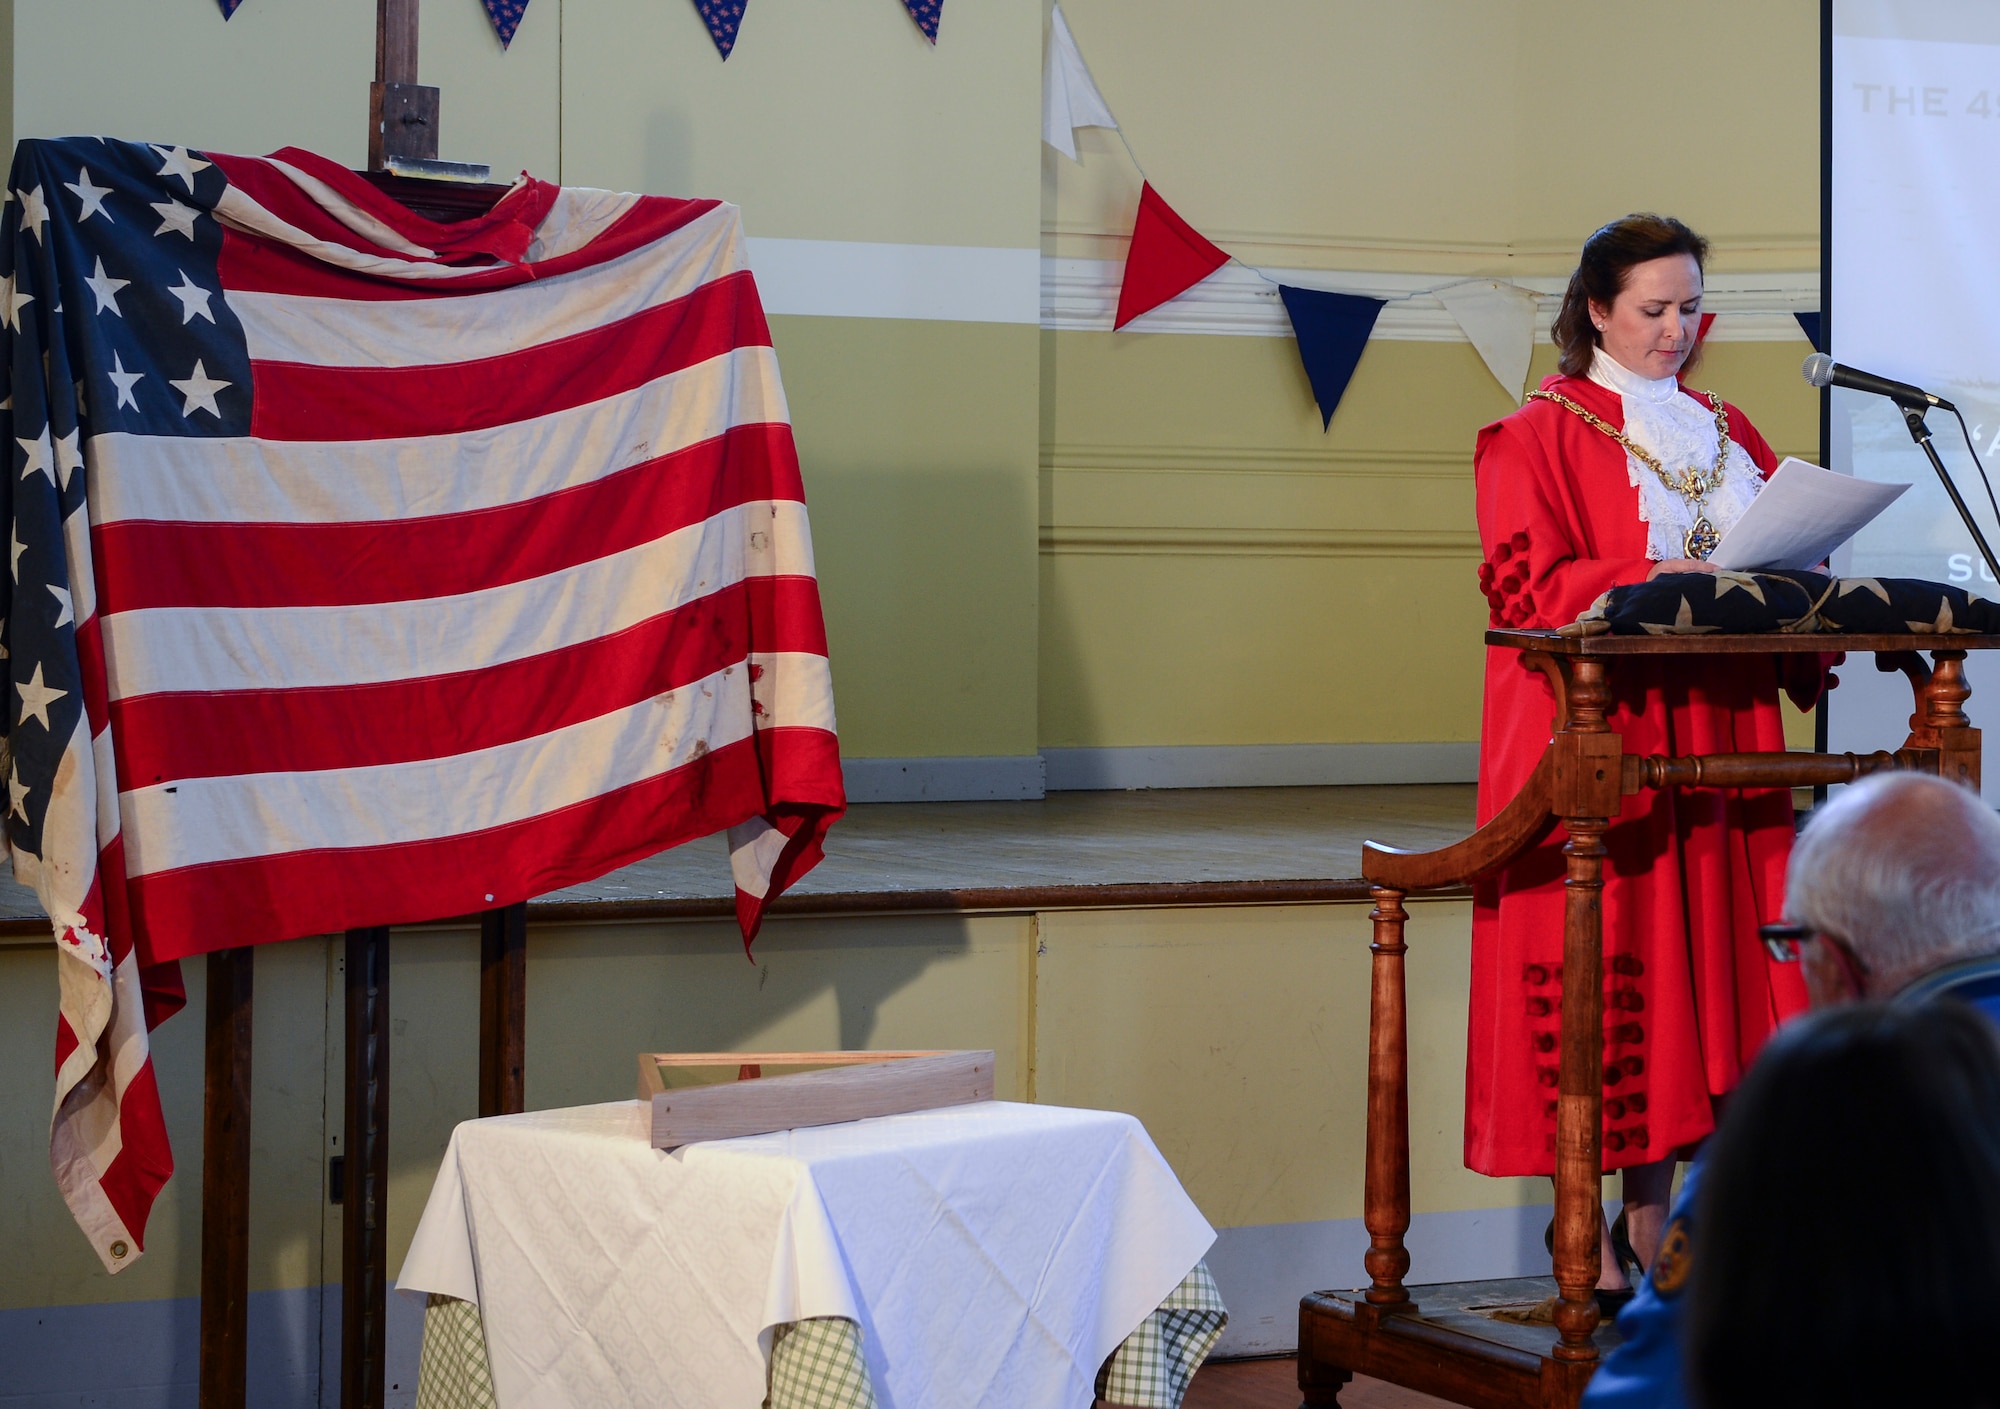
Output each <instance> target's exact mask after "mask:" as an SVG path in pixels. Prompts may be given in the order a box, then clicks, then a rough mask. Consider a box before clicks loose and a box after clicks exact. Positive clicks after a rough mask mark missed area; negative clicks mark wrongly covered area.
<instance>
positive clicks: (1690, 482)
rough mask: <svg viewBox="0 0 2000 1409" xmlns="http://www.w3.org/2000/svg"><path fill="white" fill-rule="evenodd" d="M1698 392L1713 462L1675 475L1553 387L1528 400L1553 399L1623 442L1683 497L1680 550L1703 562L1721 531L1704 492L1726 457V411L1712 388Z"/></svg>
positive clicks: (1717, 481) (1718, 480)
mask: <svg viewBox="0 0 2000 1409" xmlns="http://www.w3.org/2000/svg"><path fill="white" fill-rule="evenodd" d="M1702 395H1704V396H1706V397H1707V398H1708V405H1709V409H1710V410H1712V411H1714V412H1715V465H1714V467H1713V468H1712V469H1709V470H1699V469H1696V468H1695V467H1694V466H1692V465H1690V466H1689V467H1688V468H1686V469H1684V470H1682V471H1681V472H1680V475H1679V477H1678V478H1676V477H1675V476H1673V475H1670V474H1668V473H1667V467H1666V466H1665V465H1662V464H1661V463H1660V459H1659V457H1658V456H1657V455H1655V454H1653V452H1652V451H1650V450H1648V449H1646V447H1645V446H1643V445H1641V444H1639V443H1638V442H1637V441H1635V440H1633V439H1632V438H1631V437H1630V436H1628V435H1626V434H1625V433H1624V432H1623V431H1621V430H1619V429H1618V428H1617V427H1616V426H1613V425H1611V424H1610V423H1609V422H1607V421H1605V420H1604V419H1603V418H1602V417H1600V416H1593V415H1592V414H1591V413H1590V412H1588V411H1586V410H1585V409H1584V408H1583V407H1581V406H1579V405H1577V404H1576V403H1575V402H1574V401H1571V400H1570V399H1569V398H1568V397H1567V396H1564V395H1562V394H1561V393H1559V392H1553V391H1531V392H1529V393H1528V398H1529V399H1530V400H1531V401H1532V400H1539V401H1553V402H1555V403H1556V405H1558V406H1563V407H1567V408H1568V409H1569V410H1571V411H1574V412H1576V414H1577V415H1579V416H1581V417H1583V420H1584V424H1586V425H1591V426H1595V427H1597V429H1599V430H1601V431H1603V432H1604V433H1605V434H1606V435H1608V436H1610V437H1611V438H1612V439H1613V440H1615V441H1617V442H1618V443H1619V444H1620V445H1622V446H1624V447H1625V449H1626V451H1627V452H1628V453H1629V454H1630V455H1631V456H1632V458H1633V459H1635V460H1637V461H1638V462H1639V463H1640V464H1642V465H1644V466H1645V467H1646V468H1647V469H1649V470H1651V471H1652V472H1653V473H1654V474H1656V475H1658V476H1659V477H1660V483H1661V484H1664V485H1665V486H1666V487H1667V488H1668V489H1669V490H1671V491H1672V492H1673V493H1675V494H1678V495H1680V496H1681V498H1682V499H1684V500H1686V501H1687V505H1688V507H1689V508H1690V509H1692V510H1694V523H1693V524H1692V525H1691V526H1690V527H1689V529H1688V531H1687V532H1686V533H1684V534H1682V535H1681V551H1683V552H1684V553H1686V554H1687V555H1688V556H1689V557H1690V558H1696V559H1699V560H1701V561H1703V562H1706V561H1707V560H1708V555H1709V554H1710V553H1713V552H1714V551H1715V545H1716V544H1718V543H1720V542H1721V541H1722V534H1721V533H1720V532H1718V531H1717V530H1716V527H1715V525H1714V524H1712V523H1710V522H1709V521H1708V496H1709V495H1711V494H1713V493H1714V492H1715V491H1716V490H1718V489H1720V488H1721V487H1722V470H1723V465H1724V463H1725V462H1726V461H1727V460H1728V458H1729V411H1728V409H1727V408H1726V407H1725V406H1723V404H1722V398H1721V397H1719V396H1717V395H1716V394H1715V393H1714V392H1712V391H1709V392H1703V393H1702Z"/></svg>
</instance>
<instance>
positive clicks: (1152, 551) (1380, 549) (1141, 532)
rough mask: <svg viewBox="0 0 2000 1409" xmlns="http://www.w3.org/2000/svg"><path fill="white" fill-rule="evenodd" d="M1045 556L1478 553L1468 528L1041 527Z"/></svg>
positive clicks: (1475, 555)
mask: <svg viewBox="0 0 2000 1409" xmlns="http://www.w3.org/2000/svg"><path fill="white" fill-rule="evenodd" d="M1041 544H1042V552H1043V554H1044V555H1045V556H1049V557H1086V556H1087V557H1097V558H1105V557H1116V558H1130V557H1146V558H1153V557H1173V558H1464V559H1476V558H1478V557H1479V556H1480V546H1479V535H1478V534H1477V533H1475V532H1473V531H1471V530H1469V529H1467V530H1463V531H1455V530H1451V529H1423V528H1376V529H1348V528H1323V529H1298V528H1271V529H1263V528H1152V527H1140V528H1127V527H1114V526H1110V525H1104V526H1099V525H1085V524H1059V525H1053V526H1051V525H1044V526H1043V528H1042V534H1041Z"/></svg>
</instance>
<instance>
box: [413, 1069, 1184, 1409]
mask: <svg viewBox="0 0 2000 1409" xmlns="http://www.w3.org/2000/svg"><path fill="white" fill-rule="evenodd" d="M646 1132H647V1111H646V1108H645V1107H644V1106H643V1105H641V1104H640V1103H639V1102H636V1101H628V1102H621V1103H618V1104H615V1105H606V1106H583V1107H578V1108H575V1109H571V1110H559V1111H538V1112H534V1113H531V1114H528V1115H518V1116H500V1117H497V1118H494V1119H490V1120H476V1121H468V1122H466V1123H465V1124H463V1125H461V1126H459V1127H458V1129H457V1130H456V1131H455V1132H454V1133H453V1135H452V1140H451V1147H450V1149H449V1150H447V1151H446V1154H445V1159H444V1166H443V1168H442V1169H440V1170H439V1172H438V1179H437V1184H436V1185H435V1187H434V1188H433V1189H432V1191H431V1198H430V1203H429V1205H428V1206H427V1207H426V1208H425V1210H424V1216H423V1221H422V1222H421V1224H420V1225H419V1226H418V1228H417V1235H416V1239H415V1241H414V1242H413V1243H412V1244H411V1247H410V1254H409V1258H408V1259H407V1260H406V1261H405V1262H404V1264H403V1268H402V1272H401V1274H400V1276H399V1277H398V1278H397V1285H398V1286H399V1287H400V1288H403V1289H405V1290H409V1291H412V1292H436V1293H439V1294H440V1295H444V1296H453V1297H458V1298H461V1299H463V1300H466V1301H471V1302H476V1303H478V1305H479V1308H480V1314H481V1316H482V1318H483V1320H484V1322H485V1327H486V1339H487V1345H488V1354H489V1357H490V1360H491V1363H492V1369H493V1385H494V1390H495V1393H496V1394H497V1396H498V1398H499V1402H500V1406H501V1409H541V1407H542V1406H592V1409H597V1406H607V1407H608V1406H614V1405H628V1404H629V1405H671V1406H687V1407H688V1409H697V1406H698V1407H699V1409H735V1407H736V1406H740V1409H756V1407H757V1405H759V1404H760V1403H761V1402H762V1400H763V1397H764V1390H765V1381H764V1376H765V1353H766V1348H767V1346H768V1331H769V1329H770V1328H771V1327H773V1326H776V1325H780V1324H783V1323H785V1322H788V1321H798V1320H803V1319H805V1318H807V1317H813V1316H846V1317H851V1318H852V1319H854V1320H855V1321H857V1322H858V1323H859V1324H860V1326H861V1329H862V1337H863V1342H864V1344H865V1346H866V1348H867V1354H868V1369H869V1373H870V1375H871V1377H872V1378H873V1380H874V1383H875V1388H876V1394H877V1397H878V1399H879V1401H880V1403H881V1404H882V1406H883V1409H947V1407H949V1409H960V1406H964V1407H965V1409H971V1407H972V1406H993V1409H1030V1407H1032V1409H1087V1406H1088V1405H1089V1404H1090V1402H1091V1386H1092V1381H1093V1379H1094V1377H1095V1375H1096V1373H1097V1369H1098V1366H1099V1365H1100V1364H1102V1363H1103V1361H1104V1358H1105V1357H1106V1356H1107V1355H1109V1354H1110V1353H1111V1352H1112V1351H1113V1350H1114V1349H1116V1348H1117V1346H1118V1344H1119V1342H1120V1341H1122V1340H1123V1339H1124V1338H1125V1337H1126V1336H1127V1335H1129V1334H1130V1333H1131V1332H1132V1330H1133V1329H1134V1328H1135V1327H1137V1326H1138V1324H1139V1323H1140V1322H1141V1321H1142V1320H1144V1319H1145V1317H1146V1316H1147V1315H1148V1314H1150V1313H1151V1312H1152V1311H1153V1309H1154V1308H1155V1307H1157V1306H1158V1305H1159V1304H1160V1302H1161V1300H1162V1299H1163V1298H1164V1297H1166V1295H1167V1294H1168V1293H1169V1292H1171V1291H1172V1290H1173V1289H1174V1287H1175V1286H1176V1285H1178V1284H1179V1282H1180V1281H1181V1279H1182V1278H1183V1277H1184V1276H1186V1275H1187V1272H1188V1269H1189V1268H1190V1267H1192V1266H1193V1265H1194V1264H1195V1263H1196V1262H1197V1261H1198V1260H1199V1259H1200V1258H1201V1257H1202V1255H1203V1254H1204V1253H1205V1252H1206V1251H1207V1250H1208V1247H1209V1245H1210V1244H1211V1243H1212V1242H1213V1241H1214V1238H1215V1232H1214V1230H1213V1229H1212V1228H1210V1227H1209V1225H1208V1223H1207V1222H1206V1221H1205V1220H1204V1219H1203V1218H1202V1216H1201V1214H1200V1212H1199V1211H1198V1210H1196V1208H1195V1207H1194V1204H1193V1203H1192V1202H1191V1201H1190V1200H1189V1199H1188V1197H1187V1195H1186V1194H1185V1193H1184V1192H1183V1191H1182V1189H1181V1187H1180V1184H1179V1182H1178V1181H1177V1180H1176V1179H1175V1178H1174V1174H1173V1171H1172V1170H1171V1169H1169V1168H1168V1167H1167V1164H1166V1161H1164V1160H1163V1159H1161V1158H1160V1154H1159V1151H1158V1150H1157V1149H1155V1148H1154V1146H1153V1142H1152V1140H1151V1139H1150V1138H1148V1136H1147V1135H1146V1132H1145V1129H1144V1127H1142V1126H1141V1125H1140V1124H1139V1122H1138V1121H1136V1120H1134V1119H1133V1118H1132V1117H1130V1116H1127V1115H1120V1114H1116V1113H1112V1112H1106V1111H1082V1110H1071V1109H1067V1108H1064V1107H1058V1106H1026V1105H1015V1104H1013V1103H1009V1102H988V1103H984V1104H981V1105H975V1106H960V1107H954V1108H951V1109H947V1110H939V1111H925V1112H921V1113H918V1114H914V1115H904V1116H889V1117H885V1118H883V1119H879V1120H868V1121H859V1122H856V1123H854V1124H850V1125H837V1126H827V1127H823V1128H820V1129H812V1130H797V1131H788V1132H783V1133H780V1134H775V1135H759V1136H751V1137H748V1138H744V1139H737V1140H718V1141H712V1142H708V1143H704V1144H699V1145H690V1146H687V1147H686V1148H684V1149H681V1150H678V1151H675V1152H673V1153H667V1152H664V1151H660V1150H655V1149H653V1148H652V1147H651V1146H650V1145H649V1144H648V1143H647V1136H646Z"/></svg>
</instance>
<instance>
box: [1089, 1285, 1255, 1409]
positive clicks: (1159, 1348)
mask: <svg viewBox="0 0 2000 1409" xmlns="http://www.w3.org/2000/svg"><path fill="white" fill-rule="evenodd" d="M1228 1324H1229V1309H1228V1308H1227V1307H1225V1306H1224V1305H1223V1304H1222V1293H1220V1292H1218V1291H1217V1290H1216V1289H1215V1278H1213V1277H1211V1276H1209V1275H1208V1264H1207V1263H1206V1262H1197V1263H1196V1264H1195V1265H1194V1271H1192V1272H1190V1273H1188V1274H1187V1276H1185V1277H1183V1278H1182V1279H1181V1284H1180V1285H1179V1286H1178V1287H1175V1288H1174V1289H1173V1291H1171V1292H1169V1293H1168V1294H1167V1299H1166V1300H1165V1301H1163V1302H1161V1303H1160V1309H1159V1310H1158V1311H1155V1312H1154V1313H1153V1314H1152V1315H1151V1316H1148V1317H1147V1318H1146V1319H1145V1320H1143V1321H1141V1322H1140V1323H1139V1329H1138V1330H1136V1331H1134V1332H1132V1334H1131V1335H1129V1336H1127V1337H1125V1342H1124V1344H1122V1345H1120V1346H1119V1347H1118V1349H1116V1350H1114V1351H1112V1352H1111V1358H1110V1359H1109V1360H1107V1361H1105V1362H1104V1368H1103V1369H1101V1370H1099V1371H1098V1372H1097V1397H1098V1398H1099V1399H1101V1400H1103V1401H1104V1402H1105V1403H1107V1404H1117V1405H1121V1406H1124V1405H1129V1406H1132V1409H1181V1397H1182V1396H1183V1395H1185V1394H1186V1393H1187V1388H1188V1382H1189V1381H1191V1380H1192V1379H1194V1372H1195V1371H1196V1370H1199V1369H1200V1368H1201V1362H1202V1361H1204V1360H1206V1359H1208V1352H1209V1351H1210V1350H1212V1349H1214V1348H1215V1342H1216V1339H1217V1338H1218V1337H1219V1336H1221V1334H1222V1328H1223V1327H1224V1326H1226V1325H1228Z"/></svg>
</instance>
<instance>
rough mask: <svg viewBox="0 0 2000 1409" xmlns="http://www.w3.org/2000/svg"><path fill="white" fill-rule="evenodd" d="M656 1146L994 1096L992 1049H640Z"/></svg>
mask: <svg viewBox="0 0 2000 1409" xmlns="http://www.w3.org/2000/svg"><path fill="white" fill-rule="evenodd" d="M639 1099H640V1100H642V1101H648V1102H650V1103H651V1105H652V1108H653V1127H652V1129H653V1148H655V1149H659V1150H673V1149H678V1148H680V1147H681V1146H682V1145H690V1144H693V1143H694V1142H695V1141H697V1140H726V1139H729V1138H730V1137H731V1136H736V1135H768V1134H770V1133H771V1132H772V1131H774V1130H796V1129H798V1128H800V1127H801V1126H810V1125H838V1124H840V1123H841V1122H843V1121H849V1120H866V1119H867V1118H868V1117H870V1116H878V1115H902V1114H904V1113H905V1112H908V1111H925V1110H933V1109H935V1108H937V1107H939V1106H962V1105H967V1104H969V1103H971V1102H973V1101H990V1100H992V1099H993V1054H992V1053H991V1052H973V1051H962V1052H642V1053H640V1054H639Z"/></svg>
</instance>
